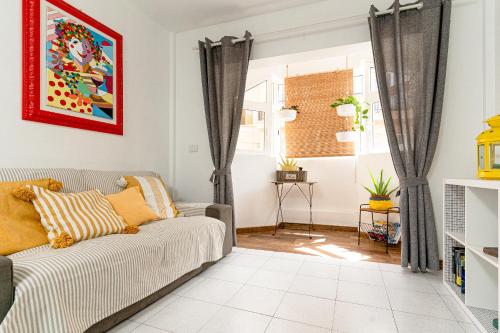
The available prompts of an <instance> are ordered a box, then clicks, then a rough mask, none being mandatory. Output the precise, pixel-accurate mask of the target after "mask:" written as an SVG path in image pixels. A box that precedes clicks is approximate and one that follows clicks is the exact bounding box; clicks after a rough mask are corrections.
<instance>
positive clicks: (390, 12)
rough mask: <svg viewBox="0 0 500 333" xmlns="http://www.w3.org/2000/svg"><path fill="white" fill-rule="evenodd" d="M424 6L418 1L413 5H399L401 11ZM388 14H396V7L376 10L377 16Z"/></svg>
mask: <svg viewBox="0 0 500 333" xmlns="http://www.w3.org/2000/svg"><path fill="white" fill-rule="evenodd" d="M423 6H424V4H423V3H416V4H413V5H408V6H401V7H399V11H400V12H403V11H405V10H410V9H420V8H422V7H423ZM388 14H394V8H391V9H386V10H381V11H378V12H375V16H382V15H388Z"/></svg>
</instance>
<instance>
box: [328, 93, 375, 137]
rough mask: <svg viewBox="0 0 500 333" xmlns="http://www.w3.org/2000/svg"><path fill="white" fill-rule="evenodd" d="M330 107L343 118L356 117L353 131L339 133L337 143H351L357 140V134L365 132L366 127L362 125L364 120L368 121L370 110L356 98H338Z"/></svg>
mask: <svg viewBox="0 0 500 333" xmlns="http://www.w3.org/2000/svg"><path fill="white" fill-rule="evenodd" d="M330 107H332V108H334V109H336V110H337V114H338V115H339V116H341V117H354V120H353V124H352V127H351V131H342V132H337V133H336V136H337V141H339V142H351V141H354V140H355V138H356V135H355V132H356V131H357V130H359V131H360V132H364V131H365V127H364V126H363V124H362V119H368V109H367V108H363V105H362V104H361V103H360V102H359V101H358V99H357V98H356V97H354V96H347V97H346V98H338V99H337V100H336V101H335V102H333V104H332V105H330Z"/></svg>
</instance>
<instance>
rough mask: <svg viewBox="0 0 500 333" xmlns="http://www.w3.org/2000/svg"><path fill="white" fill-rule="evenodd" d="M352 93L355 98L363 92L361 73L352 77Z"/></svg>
mask: <svg viewBox="0 0 500 333" xmlns="http://www.w3.org/2000/svg"><path fill="white" fill-rule="evenodd" d="M352 85H353V87H352V93H353V95H354V96H356V98H358V97H361V96H362V95H363V92H364V89H363V88H364V87H363V86H364V76H363V75H355V76H353V78H352Z"/></svg>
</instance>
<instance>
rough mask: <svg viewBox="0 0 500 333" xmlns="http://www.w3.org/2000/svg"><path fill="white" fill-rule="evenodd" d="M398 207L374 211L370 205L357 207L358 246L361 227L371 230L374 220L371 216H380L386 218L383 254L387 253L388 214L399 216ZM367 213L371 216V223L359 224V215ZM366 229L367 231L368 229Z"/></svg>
mask: <svg viewBox="0 0 500 333" xmlns="http://www.w3.org/2000/svg"><path fill="white" fill-rule="evenodd" d="M399 211H400V210H399V207H391V208H389V209H386V210H375V209H371V208H370V205H368V204H362V205H360V206H359V222H358V246H359V243H360V238H361V226H362V225H363V224H364V225H367V226H368V228H370V229H372V230H373V228H374V227H375V220H374V218H373V214H382V215H385V216H386V220H385V221H386V230H385V253H389V215H390V214H399ZM363 212H368V213H371V214H372V223H366V222H361V213H363ZM368 228H367V229H368Z"/></svg>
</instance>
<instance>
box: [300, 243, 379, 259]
mask: <svg viewBox="0 0 500 333" xmlns="http://www.w3.org/2000/svg"><path fill="white" fill-rule="evenodd" d="M295 250H297V251H300V252H302V253H304V254H311V255H315V256H319V257H330V258H331V257H338V258H342V259H346V260H349V261H364V260H369V259H370V258H371V257H370V256H367V255H364V254H361V253H359V252H355V251H350V250H347V249H344V248H342V247H339V246H336V245H332V244H329V245H321V246H317V247H316V249H314V248H310V247H304V246H302V247H296V248H295Z"/></svg>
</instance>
